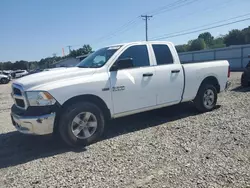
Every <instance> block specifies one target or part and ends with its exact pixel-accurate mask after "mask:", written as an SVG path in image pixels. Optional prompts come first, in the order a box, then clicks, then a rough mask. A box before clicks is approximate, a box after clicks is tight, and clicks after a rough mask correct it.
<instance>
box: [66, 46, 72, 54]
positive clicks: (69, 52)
mask: <svg viewBox="0 0 250 188" xmlns="http://www.w3.org/2000/svg"><path fill="white" fill-rule="evenodd" d="M67 47H68V48H69V54H70V52H71V47H72V46H70V45H69V46H67Z"/></svg>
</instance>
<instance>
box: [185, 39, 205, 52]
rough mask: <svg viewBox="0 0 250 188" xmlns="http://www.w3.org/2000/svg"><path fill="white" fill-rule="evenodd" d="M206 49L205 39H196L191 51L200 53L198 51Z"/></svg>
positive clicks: (190, 48)
mask: <svg viewBox="0 0 250 188" xmlns="http://www.w3.org/2000/svg"><path fill="white" fill-rule="evenodd" d="M205 48H206V43H205V41H204V39H195V40H193V41H192V43H191V45H190V47H189V50H190V51H198V50H204V49H205Z"/></svg>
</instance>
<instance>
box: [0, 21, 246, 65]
mask: <svg viewBox="0 0 250 188" xmlns="http://www.w3.org/2000/svg"><path fill="white" fill-rule="evenodd" d="M242 44H250V26H249V27H247V28H245V29H242V30H238V29H233V30H231V31H229V33H228V34H226V35H221V36H219V37H214V36H212V35H211V33H209V32H205V33H201V34H200V35H199V36H198V38H197V39H194V40H190V41H188V43H187V44H182V45H177V46H176V50H177V51H178V52H188V51H198V50H204V49H215V48H223V47H226V46H231V45H242ZM91 52H92V48H91V46H90V45H88V44H86V45H83V47H81V48H79V49H77V50H72V51H70V53H69V55H67V56H53V57H46V58H44V59H41V60H40V61H24V60H21V61H16V62H14V63H12V62H10V61H8V62H0V70H18V69H22V70H35V69H46V68H50V67H52V66H53V64H54V63H55V62H57V61H60V60H62V59H65V58H69V57H77V56H80V55H86V54H89V53H91Z"/></svg>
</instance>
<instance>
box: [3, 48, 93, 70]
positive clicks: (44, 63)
mask: <svg viewBox="0 0 250 188" xmlns="http://www.w3.org/2000/svg"><path fill="white" fill-rule="evenodd" d="M91 52H92V48H91V46H90V45H88V44H85V45H83V47H81V48H79V49H77V50H71V51H70V53H69V54H68V55H66V56H53V57H46V58H43V59H41V60H40V61H24V60H21V61H16V62H14V63H12V62H10V61H7V62H0V70H36V69H47V68H51V67H53V64H54V63H56V62H58V61H60V60H63V59H66V58H69V57H77V56H80V55H86V54H89V53H91Z"/></svg>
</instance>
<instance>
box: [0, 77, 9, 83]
mask: <svg viewBox="0 0 250 188" xmlns="http://www.w3.org/2000/svg"><path fill="white" fill-rule="evenodd" d="M0 81H1V83H2V84H8V83H9V79H7V78H1V80H0Z"/></svg>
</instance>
